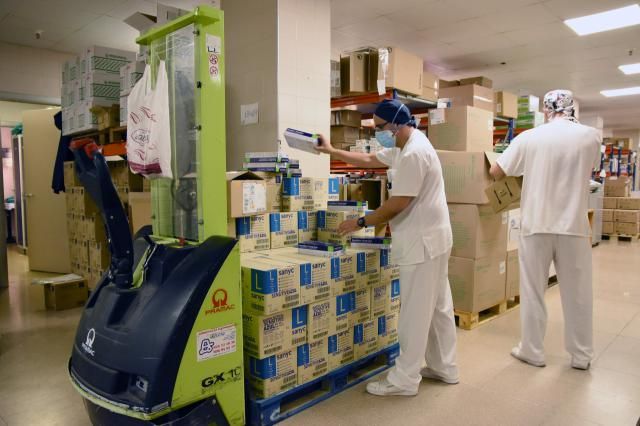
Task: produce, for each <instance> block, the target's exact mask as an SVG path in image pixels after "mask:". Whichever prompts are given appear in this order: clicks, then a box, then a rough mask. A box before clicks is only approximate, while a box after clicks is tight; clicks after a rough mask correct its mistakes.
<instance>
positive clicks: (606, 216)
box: [602, 209, 614, 222]
mask: <svg viewBox="0 0 640 426" xmlns="http://www.w3.org/2000/svg"><path fill="white" fill-rule="evenodd" d="M613 212H614V210H611V209H604V210H602V221H603V222H613Z"/></svg>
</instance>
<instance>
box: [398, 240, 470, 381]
mask: <svg viewBox="0 0 640 426" xmlns="http://www.w3.org/2000/svg"><path fill="white" fill-rule="evenodd" d="M448 271H449V252H447V253H445V254H443V255H440V256H438V257H435V258H433V259H429V258H428V257H427V259H426V260H425V261H424V262H423V263H419V264H416V265H402V266H400V300H401V307H400V318H399V321H398V339H399V341H400V356H399V357H398V358H397V359H396V365H395V366H394V367H393V368H392V369H391V370H390V371H389V373H388V375H387V380H388V381H389V382H390V383H391V384H392V385H394V386H396V387H399V388H401V389H404V390H417V389H418V386H419V385H420V380H421V379H422V376H421V375H420V370H421V369H422V367H423V366H424V363H425V361H426V363H427V366H428V367H429V368H430V369H432V370H433V371H435V372H436V373H438V374H440V375H442V376H444V377H447V378H455V379H457V378H458V367H457V366H456V325H455V320H454V318H453V301H452V299H451V289H450V287H449V278H448Z"/></svg>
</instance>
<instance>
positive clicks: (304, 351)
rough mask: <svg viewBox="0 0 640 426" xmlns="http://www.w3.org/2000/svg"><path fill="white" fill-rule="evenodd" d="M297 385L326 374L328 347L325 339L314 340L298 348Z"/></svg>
mask: <svg viewBox="0 0 640 426" xmlns="http://www.w3.org/2000/svg"><path fill="white" fill-rule="evenodd" d="M297 350H298V385H302V384H304V383H307V382H310V381H312V380H315V379H317V378H318V377H321V376H324V375H325V374H327V370H328V369H329V346H328V345H327V339H321V340H316V341H315V342H309V343H305V344H304V345H301V346H298V349H297Z"/></svg>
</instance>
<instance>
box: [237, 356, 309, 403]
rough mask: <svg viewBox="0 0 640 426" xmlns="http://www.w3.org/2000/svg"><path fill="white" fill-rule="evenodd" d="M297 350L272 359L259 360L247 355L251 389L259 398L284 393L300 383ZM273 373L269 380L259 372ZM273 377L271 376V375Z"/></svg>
mask: <svg viewBox="0 0 640 426" xmlns="http://www.w3.org/2000/svg"><path fill="white" fill-rule="evenodd" d="M297 353H298V351H297V349H296V348H293V349H288V350H285V351H283V352H281V353H278V354H276V355H273V356H272V357H270V358H265V359H258V358H254V357H252V356H250V355H249V354H245V371H246V372H247V380H248V381H249V384H250V386H251V389H252V390H253V392H254V393H255V395H256V396H257V397H258V398H268V397H270V396H272V395H276V394H278V393H281V392H284V391H286V390H288V389H290V388H292V387H294V386H295V385H296V384H297V383H298V362H297ZM266 369H268V370H269V371H273V374H274V375H273V376H272V377H269V378H266V379H265V378H262V377H265V376H264V375H261V374H259V373H258V374H256V373H257V372H262V371H265V370H266ZM269 376H271V375H269Z"/></svg>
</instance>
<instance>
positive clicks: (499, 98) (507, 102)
mask: <svg viewBox="0 0 640 426" xmlns="http://www.w3.org/2000/svg"><path fill="white" fill-rule="evenodd" d="M495 114H496V116H497V117H505V118H518V95H515V94H513V93H509V92H502V91H501V92H496V104H495Z"/></svg>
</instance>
